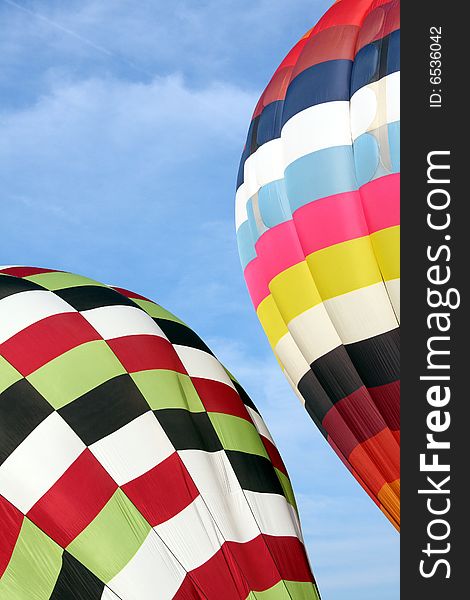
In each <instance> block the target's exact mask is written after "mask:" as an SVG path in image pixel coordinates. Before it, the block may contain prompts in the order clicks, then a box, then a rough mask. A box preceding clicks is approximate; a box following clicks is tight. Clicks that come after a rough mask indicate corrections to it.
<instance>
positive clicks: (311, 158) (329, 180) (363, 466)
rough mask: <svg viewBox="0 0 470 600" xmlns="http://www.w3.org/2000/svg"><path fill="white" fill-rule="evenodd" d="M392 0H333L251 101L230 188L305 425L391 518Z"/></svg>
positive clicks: (396, 105) (395, 306)
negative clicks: (322, 438) (306, 417)
mask: <svg viewBox="0 0 470 600" xmlns="http://www.w3.org/2000/svg"><path fill="white" fill-rule="evenodd" d="M399 11H400V3H399V1H396V0H393V1H390V0H341V1H340V2H337V3H336V4H334V5H333V6H332V7H331V8H330V9H329V10H328V12H327V13H326V14H325V15H324V16H323V17H322V19H321V20H320V21H319V23H318V24H317V25H315V27H314V28H313V29H311V30H310V31H309V32H308V33H307V34H306V35H305V36H304V37H303V38H302V39H301V40H300V41H299V42H298V43H297V44H296V45H295V46H294V48H293V49H292V50H291V51H290V52H289V54H288V55H287V56H286V58H285V59H284V60H283V62H282V63H281V65H280V66H279V68H278V69H277V71H276V72H275V74H274V76H273V77H272V79H271V81H270V82H269V84H268V86H267V88H266V89H265V91H264V92H263V94H262V96H261V98H260V100H259V102H258V105H257V106H256V109H255V112H254V115H253V118H252V121H251V125H250V128H249V131H248V138H247V142H246V146H245V149H244V152H243V155H242V160H241V165H240V170H239V177H238V184H237V194H236V224H237V239H238V247H239V252H240V257H241V262H242V266H243V270H244V275H245V279H246V283H247V286H248V289H249V292H250V295H251V299H252V301H253V304H254V306H255V309H256V312H257V314H258V317H259V320H260V321H261V324H262V326H263V329H264V331H265V333H266V335H267V337H268V339H269V342H270V344H271V346H272V348H273V350H274V353H275V355H276V357H277V359H278V361H279V363H280V365H281V367H282V369H283V371H284V373H285V375H286V377H287V379H288V380H289V382H290V383H291V385H292V387H293V388H294V390H295V392H296V393H297V394H298V396H299V397H300V399H301V401H302V402H303V403H304V405H305V408H306V410H307V411H308V413H309V414H310V416H311V417H312V419H313V420H314V421H315V423H316V425H317V426H318V428H319V429H320V431H321V432H322V433H323V435H324V436H325V437H326V438H327V439H328V441H329V442H330V444H331V446H332V447H333V448H334V449H335V451H336V452H337V454H338V455H339V456H340V458H341V459H342V460H343V462H344V463H345V464H346V466H347V467H348V468H349V469H350V471H351V472H352V473H353V475H354V477H355V478H356V479H357V480H358V481H359V483H360V484H361V485H362V486H363V488H364V489H365V490H366V491H367V492H368V494H369V495H370V496H371V497H372V499H373V500H374V501H375V502H376V503H377V504H378V505H379V506H380V508H381V509H382V510H383V512H384V513H385V514H386V515H387V517H388V518H389V519H390V521H391V522H392V523H393V524H394V525H395V526H396V527H397V528H398V527H399V521H400V516H399V515H400V513H399V504H400V501H399V489H400V488H399V478H400V472H399V440H400V438H399V431H400V421H399V399H400V392H399V389H400V388H399V312H400V298H399V282H400V279H399V277H400V262H399V235H400V234H399V222H400V220H399V198H400V195H399V181H400V174H399V170H400V157H399V130H400V121H399V119H400V102H399V82H400V65H399V35H400V30H399V29H400V12H399Z"/></svg>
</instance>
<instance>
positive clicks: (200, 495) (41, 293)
mask: <svg viewBox="0 0 470 600" xmlns="http://www.w3.org/2000/svg"><path fill="white" fill-rule="evenodd" d="M0 598H1V599H2V600H48V599H50V600H66V599H67V600H72V599H73V600H98V599H102V600H144V599H145V600H149V599H151V598H153V599H155V600H157V599H158V600H170V599H175V600H222V599H223V600H248V599H250V600H256V599H259V600H261V598H262V599H263V600H264V599H267V600H268V599H272V600H280V599H281V598H283V599H286V600H289V599H290V600H293V599H296V600H318V599H319V595H318V591H317V587H316V585H315V582H314V579H313V575H312V573H311V570H310V567H309V563H308V559H307V556H306V553H305V549H304V545H303V542H302V536H301V531H300V526H299V521H298V516H297V510H296V507H295V500H294V496H293V493H292V488H291V485H290V482H289V478H288V476H287V473H286V469H285V467H284V464H283V462H282V459H281V457H280V456H279V453H278V451H277V449H276V446H275V445H274V442H273V440H272V438H271V436H270V435H269V432H268V430H267V428H266V425H265V424H264V422H263V420H262V418H261V417H260V415H259V413H258V412H257V410H256V408H255V406H254V405H253V403H252V402H251V400H250V399H249V397H248V396H247V395H246V393H245V392H244V391H243V389H242V388H241V387H240V385H239V384H238V383H237V381H235V379H234V378H233V377H232V376H231V375H230V374H229V373H228V372H227V371H226V370H225V369H224V367H223V366H222V365H221V364H220V363H219V362H218V360H217V359H216V358H215V357H214V355H213V354H212V353H211V351H210V350H209V348H208V347H207V346H206V345H205V344H204V342H203V341H202V340H201V339H200V338H199V337H198V336H197V335H196V334H195V333H194V332H193V331H192V330H191V329H189V328H188V327H187V326H186V325H184V323H182V322H181V321H180V320H179V319H177V318H176V317H175V316H174V315H172V314H171V313H169V312H168V311H166V310H165V309H163V308H162V307H161V306H159V305H157V304H155V303H153V302H151V301H150V300H147V299H146V298H143V297H142V296H139V295H138V294H134V293H131V292H128V291H126V290H123V289H119V288H111V287H108V286H106V285H102V284H100V283H97V282H95V281H92V280H90V279H87V278H84V277H79V276H76V275H72V274H70V273H64V272H57V271H51V270H46V269H37V268H27V267H10V268H3V269H0Z"/></svg>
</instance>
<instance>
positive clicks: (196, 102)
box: [0, 0, 399, 600]
mask: <svg viewBox="0 0 470 600" xmlns="http://www.w3.org/2000/svg"><path fill="white" fill-rule="evenodd" d="M328 5H329V2H327V1H325V0H292V1H291V2H286V1H285V0H259V1H254V0H206V1H198V0H172V1H171V2H170V1H168V0H166V1H163V0H139V2H135V0H80V1H76V0H56V1H52V0H41V1H37V2H36V1H26V0H18V1H16V0H15V1H12V0H0V22H1V23H2V26H1V27H2V34H1V36H0V86H1V96H2V100H3V101H2V103H1V105H0V180H1V181H2V205H3V209H2V220H1V235H0V251H1V258H0V263H3V264H33V265H37V266H48V267H53V268H58V269H65V270H70V271H75V272H78V273H81V274H84V275H88V276H90V277H94V278H96V279H98V280H102V281H105V282H107V283H111V284H115V285H120V286H123V287H128V288H130V289H133V290H135V291H137V292H140V293H142V294H144V295H147V296H149V297H151V298H152V299H154V300H156V301H157V302H159V303H161V304H162V305H163V306H165V307H166V308H168V309H170V310H172V311H173V312H175V313H176V314H177V315H178V316H180V317H181V318H182V319H184V320H185V321H186V322H187V323H188V324H190V325H191V326H192V327H193V328H194V329H196V331H198V333H199V334H200V335H201V336H202V337H203V338H204V339H205V340H206V341H207V342H208V343H209V345H210V346H211V347H212V348H213V350H214V351H215V352H216V354H217V355H218V357H219V358H220V359H221V360H222V361H223V362H224V363H225V364H226V366H227V367H228V368H229V369H230V370H231V371H232V372H233V373H234V374H235V375H236V376H237V377H238V378H239V380H240V381H241V383H242V384H243V385H244V387H245V388H246V389H247V390H248V392H249V393H250V395H251V396H252V398H253V400H254V401H255V403H256V404H257V405H258V407H259V408H260V410H261V411H262V413H263V416H264V418H265V420H266V421H267V423H268V426H269V427H270V429H271V432H272V433H273V435H274V437H275V439H276V441H277V443H278V446H279V448H280V450H281V453H282V455H283V457H284V459H285V462H286V464H287V467H288V469H289V472H290V475H291V478H292V480H293V484H294V489H295V490H296V495H297V499H298V501H299V506H300V511H301V518H302V523H303V529H304V534H305V537H306V541H307V545H308V549H309V554H310V558H311V562H312V566H313V569H314V572H315V575H316V577H317V580H318V583H319V586H320V589H321V591H322V595H323V598H324V600H359V599H360V600H397V599H398V597H399V591H398V539H399V538H398V535H397V534H396V533H395V531H394V530H393V529H392V527H391V526H390V525H389V523H388V521H387V520H386V519H385V518H384V517H383V516H382V514H381V513H380V512H379V511H378V510H377V509H376V508H375V507H374V505H373V504H372V503H371V501H370V500H369V499H368V498H367V497H366V495H365V493H363V492H362V490H361V489H360V488H359V486H358V485H357V484H356V483H355V481H353V479H352V478H351V476H350V475H349V474H348V473H347V471H346V470H345V469H344V467H343V466H342V465H341V464H340V462H339V460H338V459H337V458H336V456H335V455H334V454H333V452H332V451H330V448H329V447H328V445H327V444H326V442H325V441H324V440H323V438H322V437H321V435H320V434H319V433H318V432H317V430H316V429H315V427H314V425H313V423H312V422H311V421H310V419H309V417H308V416H307V414H306V413H305V412H304V411H303V409H302V408H301V407H300V405H299V403H298V400H297V399H296V397H295V396H294V394H293V392H292V391H291V390H290V388H289V386H288V384H287V383H286V382H285V381H284V378H283V376H282V374H281V372H280V370H279V369H278V366H277V363H276V361H275V359H274V357H273V356H272V354H271V351H270V349H269V346H268V344H267V342H266V340H265V338H264V335H263V333H262V330H261V327H260V326H259V324H258V321H257V319H256V316H255V313H254V311H253V309H252V306H251V304H250V300H249V297H248V294H247V292H246V289H245V284H244V281H243V276H242V272H241V268H240V265H239V261H238V253H237V248H236V241H235V232H234V224H233V221H234V217H233V214H234V188H235V180H236V174H237V168H238V161H239V156H240V153H241V150H242V148H243V144H244V138H245V134H246V130H247V127H248V124H249V120H250V116H251V112H252V110H253V108H254V105H255V104H256V101H257V99H258V97H259V95H260V93H261V91H262V89H263V87H264V86H265V84H266V83H267V81H268V79H269V77H270V75H271V74H272V72H273V71H274V69H275V68H276V66H277V65H278V63H279V62H280V61H281V60H282V58H283V57H284V55H285V54H286V53H287V51H288V50H289V49H290V47H291V46H292V45H293V44H294V43H295V42H296V41H297V39H298V38H299V37H300V36H301V35H303V33H304V32H305V31H306V30H307V29H309V28H310V27H311V26H312V25H313V24H314V22H315V21H316V20H317V19H318V18H319V16H320V15H321V14H322V13H323V12H324V10H325V9H326V8H327V6H328Z"/></svg>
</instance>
